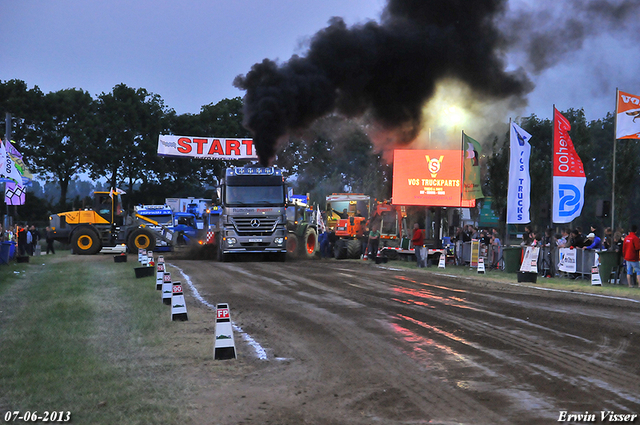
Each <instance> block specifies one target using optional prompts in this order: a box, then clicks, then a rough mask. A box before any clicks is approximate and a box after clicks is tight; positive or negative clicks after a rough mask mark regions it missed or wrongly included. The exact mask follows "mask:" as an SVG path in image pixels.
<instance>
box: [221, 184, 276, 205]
mask: <svg viewBox="0 0 640 425" xmlns="http://www.w3.org/2000/svg"><path fill="white" fill-rule="evenodd" d="M226 198H227V199H226V204H227V205H273V206H275V205H278V206H280V205H284V190H283V189H282V186H227V190H226Z"/></svg>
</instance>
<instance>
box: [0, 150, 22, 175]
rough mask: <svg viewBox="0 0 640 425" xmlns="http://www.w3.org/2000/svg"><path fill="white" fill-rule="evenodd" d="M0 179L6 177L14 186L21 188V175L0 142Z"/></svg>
mask: <svg viewBox="0 0 640 425" xmlns="http://www.w3.org/2000/svg"><path fill="white" fill-rule="evenodd" d="M0 177H6V178H7V179H9V180H12V181H13V182H14V183H15V184H16V185H18V186H22V174H20V171H18V168H17V167H16V164H15V163H14V162H13V159H11V156H10V155H9V152H7V149H6V147H5V145H4V143H3V142H2V141H0Z"/></svg>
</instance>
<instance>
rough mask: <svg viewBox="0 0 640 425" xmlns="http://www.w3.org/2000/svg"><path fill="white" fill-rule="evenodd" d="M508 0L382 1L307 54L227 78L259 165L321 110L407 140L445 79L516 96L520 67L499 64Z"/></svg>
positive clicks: (329, 30)
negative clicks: (374, 15) (373, 16)
mask: <svg viewBox="0 0 640 425" xmlns="http://www.w3.org/2000/svg"><path fill="white" fill-rule="evenodd" d="M505 5H506V0H473V1H471V0H445V1H443V0H389V1H388V3H387V6H386V8H385V10H384V12H383V14H382V17H381V20H380V22H379V23H378V22H373V21H371V22H367V23H364V24H359V25H355V26H353V27H351V28H348V27H347V25H346V24H345V23H344V21H343V20H342V19H341V18H333V19H332V20H331V21H330V22H329V26H328V27H326V28H324V29H323V30H321V31H319V32H318V33H317V34H315V35H314V36H313V37H312V38H311V40H310V44H309V50H308V52H307V54H306V56H304V57H301V56H293V57H292V58H291V59H289V60H288V61H287V62H285V63H283V64H277V63H275V62H274V61H272V60H269V59H264V60H263V61H262V62H261V63H257V64H255V65H254V66H253V67H252V68H251V70H250V71H249V72H248V73H247V74H246V75H244V76H242V75H241V76H238V77H236V79H235V81H234V85H235V86H236V87H238V88H240V89H243V90H246V95H245V99H244V102H245V111H244V112H245V126H246V127H247V128H248V129H250V130H251V131H252V132H253V135H254V143H255V146H256V151H257V153H258V156H259V159H260V162H261V164H263V165H268V164H270V163H271V160H272V159H273V157H274V155H275V152H276V148H277V144H278V140H279V139H280V138H282V137H283V136H285V135H286V134H287V133H289V132H291V131H295V130H299V129H302V128H305V127H307V126H309V125H310V124H311V123H312V122H313V121H314V120H316V119H317V118H319V117H322V116H324V115H326V114H329V113H332V112H337V113H340V114H342V115H344V116H347V117H354V116H360V115H362V114H364V113H367V114H369V115H370V116H371V117H372V119H373V120H374V121H375V122H376V123H377V124H378V125H380V126H381V127H382V128H384V129H389V130H394V131H397V132H398V133H399V134H401V139H402V140H403V141H406V142H409V141H411V140H413V139H414V138H415V136H416V135H417V134H418V132H419V131H420V128H421V124H422V123H421V119H422V107H423V105H424V104H425V102H426V101H427V100H428V99H429V98H430V97H431V96H432V95H433V93H434V90H435V86H436V83H437V82H438V80H440V79H443V78H455V79H459V80H461V81H463V82H465V83H466V84H467V85H468V86H469V87H470V88H471V89H473V90H474V91H475V92H476V93H477V94H479V95H481V96H485V97H493V98H496V99H504V98H507V97H512V96H515V97H516V98H519V99H523V100H524V96H525V95H526V94H527V93H528V92H529V91H530V90H531V89H532V88H533V85H532V84H531V82H530V81H529V79H528V77H527V76H526V74H525V73H524V71H521V70H519V71H516V72H506V71H505V67H506V65H505V60H504V49H505V48H506V42H505V40H504V39H503V38H502V36H501V35H500V33H499V31H498V30H497V29H496V26H495V21H496V18H497V17H498V16H499V15H500V14H502V13H503V12H504V8H505Z"/></svg>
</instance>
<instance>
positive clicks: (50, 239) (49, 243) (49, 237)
mask: <svg viewBox="0 0 640 425" xmlns="http://www.w3.org/2000/svg"><path fill="white" fill-rule="evenodd" d="M45 238H46V239H47V254H49V251H51V253H52V254H55V253H56V251H55V250H54V249H53V230H51V227H49V226H47V229H46V233H45ZM320 246H322V245H320Z"/></svg>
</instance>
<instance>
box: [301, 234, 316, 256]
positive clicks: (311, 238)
mask: <svg viewBox="0 0 640 425" xmlns="http://www.w3.org/2000/svg"><path fill="white" fill-rule="evenodd" d="M300 250H301V251H302V256H303V257H304V258H313V257H315V255H316V253H317V252H318V233H317V232H316V229H314V228H313V227H308V228H307V231H306V232H304V240H303V244H302V246H301V247H300Z"/></svg>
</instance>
